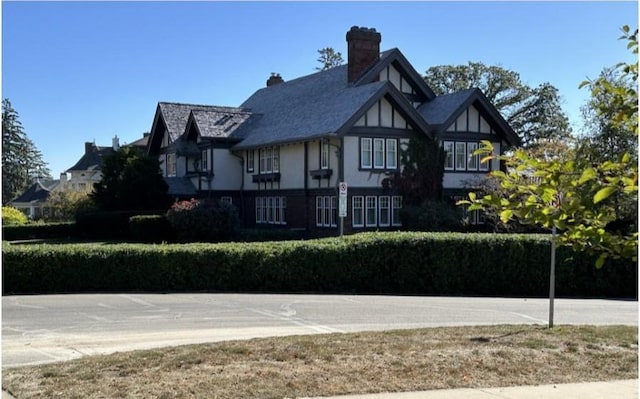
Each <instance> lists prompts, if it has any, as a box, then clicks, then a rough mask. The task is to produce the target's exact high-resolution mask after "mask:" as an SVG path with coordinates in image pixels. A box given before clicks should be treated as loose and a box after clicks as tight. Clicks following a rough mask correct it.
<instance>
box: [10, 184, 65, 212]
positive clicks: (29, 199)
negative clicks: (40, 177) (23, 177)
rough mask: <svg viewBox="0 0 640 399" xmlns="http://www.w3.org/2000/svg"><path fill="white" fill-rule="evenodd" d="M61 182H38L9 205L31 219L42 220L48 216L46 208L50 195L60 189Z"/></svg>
mask: <svg viewBox="0 0 640 399" xmlns="http://www.w3.org/2000/svg"><path fill="white" fill-rule="evenodd" d="M59 183H60V182H59V181H58V180H54V181H51V182H44V183H42V182H40V181H36V182H35V183H33V184H32V185H31V186H30V187H29V188H28V189H27V190H26V191H25V192H24V193H22V194H21V195H20V196H18V197H17V198H16V199H14V200H13V201H11V202H10V203H9V205H10V206H12V207H14V208H16V209H18V210H20V211H22V212H23V213H24V214H25V215H27V217H29V219H40V218H42V217H44V216H47V215H48V212H49V210H48V209H47V208H46V206H45V205H46V202H47V199H49V194H50V193H51V192H53V191H54V190H56V189H58V188H59Z"/></svg>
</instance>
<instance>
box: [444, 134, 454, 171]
mask: <svg viewBox="0 0 640 399" xmlns="http://www.w3.org/2000/svg"><path fill="white" fill-rule="evenodd" d="M453 146H454V142H453V141H445V142H444V143H443V148H444V170H453V153H454V150H453Z"/></svg>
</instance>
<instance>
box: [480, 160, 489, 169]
mask: <svg viewBox="0 0 640 399" xmlns="http://www.w3.org/2000/svg"><path fill="white" fill-rule="evenodd" d="M480 161H482V160H481V159H480V160H478V162H479V166H478V169H479V170H484V171H487V170H489V169H491V161H490V160H488V161H485V162H480Z"/></svg>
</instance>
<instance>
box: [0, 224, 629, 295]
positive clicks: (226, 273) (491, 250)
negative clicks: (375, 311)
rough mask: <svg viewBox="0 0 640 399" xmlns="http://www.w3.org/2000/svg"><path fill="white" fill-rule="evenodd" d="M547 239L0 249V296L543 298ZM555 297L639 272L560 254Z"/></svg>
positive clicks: (592, 291)
mask: <svg viewBox="0 0 640 399" xmlns="http://www.w3.org/2000/svg"><path fill="white" fill-rule="evenodd" d="M549 251H550V244H549V242H548V237H546V236H540V235H499V234H459V233H364V234H358V235H353V236H347V237H344V238H343V239H339V238H328V239H319V240H310V241H288V242H265V243H252V244H246V243H223V244H119V245H96V244H92V245H89V244H84V245H83V244H74V245H69V244H66V245H46V244H38V245H9V244H6V243H5V244H4V245H3V258H4V259H3V260H4V264H3V281H4V286H3V293H5V294H14V293H25V294H26V293H61V292H123V291H153V292H168V291H207V292H238V291H242V292H325V293H363V294H364V293H383V294H418V295H486V296H518V297H519V296H526V297H544V296H546V295H548V284H549ZM556 270H557V273H556V281H557V288H556V293H557V295H558V296H577V297H615V298H637V267H636V265H635V264H633V263H631V262H612V263H609V264H606V265H605V267H603V268H602V269H599V270H598V269H595V267H594V259H593V258H589V257H587V256H584V255H582V254H575V253H573V252H572V251H571V250H570V249H567V248H562V249H560V250H559V251H558V254H557V268H556Z"/></svg>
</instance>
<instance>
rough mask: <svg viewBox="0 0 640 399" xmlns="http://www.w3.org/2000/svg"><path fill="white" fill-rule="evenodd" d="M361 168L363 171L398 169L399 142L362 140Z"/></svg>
mask: <svg viewBox="0 0 640 399" xmlns="http://www.w3.org/2000/svg"><path fill="white" fill-rule="evenodd" d="M360 167H361V168H362V169H371V168H373V169H397V168H398V140H397V139H382V138H375V139H374V138H368V137H363V138H361V139H360Z"/></svg>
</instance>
